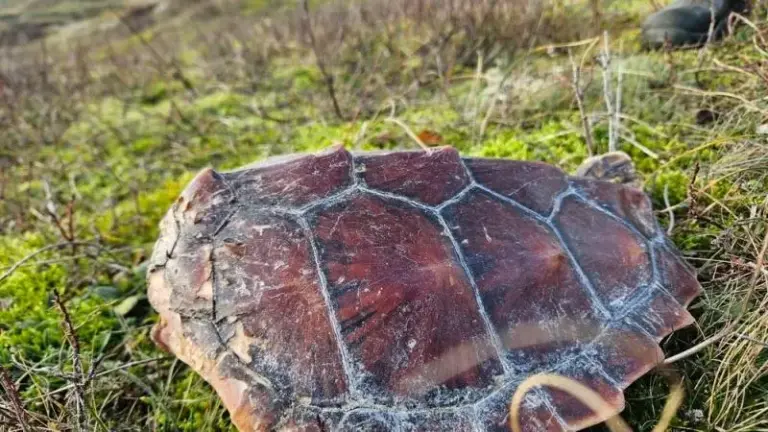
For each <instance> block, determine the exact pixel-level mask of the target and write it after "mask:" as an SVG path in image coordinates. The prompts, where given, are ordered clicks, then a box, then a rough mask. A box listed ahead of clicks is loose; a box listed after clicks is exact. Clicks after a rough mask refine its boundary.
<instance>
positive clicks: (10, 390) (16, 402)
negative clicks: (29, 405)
mask: <svg viewBox="0 0 768 432" xmlns="http://www.w3.org/2000/svg"><path fill="white" fill-rule="evenodd" d="M0 384H1V385H2V387H3V390H4V391H5V394H6V395H8V399H9V401H10V402H11V406H12V407H13V414H14V416H16V421H17V422H18V423H19V427H21V430H22V432H27V431H28V430H29V417H28V416H27V410H26V409H25V408H24V404H23V403H22V401H21V397H20V396H19V390H18V389H17V388H16V385H15V384H14V383H13V379H12V378H11V375H10V374H9V373H8V371H7V370H6V369H5V368H4V367H3V365H0Z"/></svg>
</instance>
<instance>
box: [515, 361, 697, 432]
mask: <svg viewBox="0 0 768 432" xmlns="http://www.w3.org/2000/svg"><path fill="white" fill-rule="evenodd" d="M661 372H663V373H664V374H665V375H666V376H667V377H668V380H669V382H670V393H669V396H668V397H667V401H666V403H665V404H664V410H663V411H662V415H661V419H660V420H659V422H658V423H657V424H656V426H654V428H653V431H652V432H664V431H666V430H667V429H668V428H669V425H670V424H671V422H672V420H673V419H674V417H675V414H676V413H677V410H678V409H679V408H680V405H681V404H682V402H683V398H684V396H685V390H684V389H683V381H682V378H681V377H680V376H679V375H678V374H677V373H674V371H671V370H669V369H662V370H661ZM539 386H548V387H553V388H556V389H558V390H561V391H564V392H566V393H568V394H569V395H571V396H572V397H574V398H576V399H578V400H579V402H581V403H582V404H584V405H585V406H586V407H587V408H589V409H590V410H592V411H593V412H595V413H596V414H597V416H598V417H600V418H606V419H608V420H606V422H605V423H606V426H607V427H608V429H609V430H610V431H611V432H632V429H631V428H630V427H629V425H628V424H627V423H626V422H625V421H624V420H623V419H622V418H621V416H619V415H616V414H615V412H616V409H615V407H613V406H611V405H609V404H608V403H606V402H605V400H603V398H602V396H600V394H599V393H597V392H596V391H594V390H592V389H591V388H589V387H587V386H585V385H584V384H582V383H580V382H578V381H576V380H574V379H572V378H568V377H564V376H561V375H557V374H551V373H540V374H536V375H533V376H531V377H528V378H527V379H526V380H525V381H523V382H522V383H521V384H520V386H519V387H518V388H517V390H516V391H515V394H514V395H513V396H512V400H511V402H510V403H509V413H510V415H509V428H510V429H511V430H512V431H513V432H521V431H522V429H521V427H520V408H521V407H522V403H523V398H524V397H525V395H526V394H527V393H528V392H529V391H530V390H532V389H534V388H535V387H539Z"/></svg>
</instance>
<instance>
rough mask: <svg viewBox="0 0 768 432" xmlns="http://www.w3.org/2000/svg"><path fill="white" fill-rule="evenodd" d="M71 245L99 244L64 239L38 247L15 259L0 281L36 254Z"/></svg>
mask: <svg viewBox="0 0 768 432" xmlns="http://www.w3.org/2000/svg"><path fill="white" fill-rule="evenodd" d="M72 245H75V246H91V247H101V245H100V244H98V243H93V242H79V241H78V242H68V241H66V242H59V243H54V244H51V245H48V246H45V247H42V248H40V249H38V250H36V251H34V252H32V253H30V254H28V255H27V256H25V257H24V258H22V259H20V260H18V261H16V263H14V264H13V265H12V266H11V267H9V268H8V270H6V271H5V273H3V274H2V275H0V282H3V281H4V280H6V279H8V278H9V277H10V276H11V275H12V274H13V273H14V272H15V271H16V270H17V269H18V268H19V267H21V266H23V265H24V263H26V262H27V261H29V260H31V259H32V258H34V257H36V256H37V255H40V254H41V253H44V252H47V251H50V250H54V249H60V248H63V247H67V246H72Z"/></svg>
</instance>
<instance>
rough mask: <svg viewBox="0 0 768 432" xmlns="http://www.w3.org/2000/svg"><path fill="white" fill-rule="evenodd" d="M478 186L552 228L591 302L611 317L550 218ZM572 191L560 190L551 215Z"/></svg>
mask: <svg viewBox="0 0 768 432" xmlns="http://www.w3.org/2000/svg"><path fill="white" fill-rule="evenodd" d="M478 188H479V189H480V190H482V191H483V192H485V193H487V194H489V195H491V196H492V197H494V198H496V199H497V200H500V201H502V202H506V203H509V204H511V205H512V206H514V207H515V208H518V209H519V210H521V211H523V212H525V213H526V214H527V215H528V216H530V217H532V218H533V219H535V220H536V221H538V222H540V223H541V224H542V225H544V226H545V227H547V228H548V229H549V230H550V232H551V233H552V234H553V235H554V236H555V238H556V239H557V241H558V243H560V247H562V248H563V251H565V253H566V255H567V256H568V261H569V262H570V264H571V266H572V267H573V269H574V270H575V271H576V275H577V276H578V277H579V281H580V282H581V284H582V285H583V286H584V288H585V289H586V291H587V294H588V295H589V296H590V299H591V302H590V303H591V304H592V308H593V309H594V310H595V312H596V313H597V314H598V315H599V316H601V317H602V318H603V319H611V313H610V311H609V310H608V308H606V306H605V305H604V304H603V301H602V300H601V299H600V297H599V296H598V294H597V290H596V289H595V286H594V285H593V284H592V281H591V280H590V279H589V277H587V275H586V273H585V272H584V269H582V268H581V264H579V262H578V261H577V260H576V257H575V255H574V254H573V252H572V251H571V248H570V247H569V246H568V243H566V241H565V239H563V236H562V235H561V234H560V231H559V230H558V229H557V227H556V226H555V225H554V224H553V223H552V222H550V221H549V220H548V218H544V217H542V216H541V215H539V214H538V213H536V212H534V211H533V210H531V209H529V208H528V207H526V206H524V205H522V204H520V203H518V202H517V201H515V200H513V199H512V198H509V197H507V196H504V195H502V194H500V193H498V192H496V191H494V190H492V189H489V188H487V187H485V186H483V185H478ZM571 193H572V191H571V190H570V189H566V190H565V191H563V192H560V193H559V194H558V196H557V197H556V198H555V206H554V207H553V209H552V214H551V215H550V217H554V216H556V215H557V213H556V210H557V211H559V202H562V200H563V199H564V198H565V197H567V196H570V195H571Z"/></svg>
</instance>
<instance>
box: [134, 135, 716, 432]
mask: <svg viewBox="0 0 768 432" xmlns="http://www.w3.org/2000/svg"><path fill="white" fill-rule="evenodd" d="M161 230H162V235H161V237H160V239H159V240H158V242H157V244H156V246H155V250H154V253H153V257H152V262H151V268H150V272H149V284H150V285H149V296H150V300H151V302H152V305H153V306H154V307H155V309H156V310H157V311H158V312H159V313H160V316H161V320H160V322H159V323H158V325H157V326H156V327H155V330H154V332H153V336H154V338H155V340H156V341H157V342H158V343H159V344H161V345H162V346H163V347H165V348H167V349H168V350H170V351H172V352H173V353H174V354H175V355H176V356H178V357H179V358H180V359H181V360H183V361H184V362H186V363H187V364H189V365H190V366H191V367H192V368H193V369H195V370H196V371H197V372H198V373H200V374H201V375H202V376H203V377H204V378H205V379H206V380H207V381H208V382H209V383H210V384H211V385H212V386H213V387H214V388H215V389H216V391H217V392H218V394H219V395H220V397H221V398H222V400H223V402H224V405H225V406H226V407H227V409H228V410H229V412H230V414H231V416H232V419H233V422H234V423H235V424H236V425H237V427H238V428H239V429H240V430H241V431H267V430H278V431H283V430H300V431H324V430H334V431H335V430H339V431H360V430H366V431H367V430H371V431H390V430H391V431H433V430H434V431H438V430H450V431H475V432H476V431H501V430H507V428H508V420H507V419H508V403H509V401H510V398H511V396H512V394H513V392H514V391H515V389H516V388H517V386H518V385H519V384H520V382H522V381H523V380H524V379H526V377H529V376H530V375H532V374H535V373H538V372H551V373H556V374H560V375H564V376H566V377H570V378H573V379H575V380H578V381H579V382H581V383H584V384H586V385H587V386H589V387H590V388H592V389H594V390H596V391H597V392H599V393H600V394H601V395H602V396H603V398H604V399H605V400H606V401H607V402H608V403H609V404H610V405H611V406H612V407H613V408H615V410H616V412H618V411H620V410H621V409H622V408H623V405H624V399H623V394H622V390H623V389H624V388H626V387H627V386H628V385H629V384H630V383H631V382H633V381H634V380H636V379H637V378H638V377H640V376H641V375H643V374H644V373H646V372H647V371H648V370H650V369H651V368H653V367H654V366H655V365H657V364H658V363H659V362H660V361H662V359H663V358H664V355H663V353H662V351H661V350H660V348H659V346H658V342H659V341H660V340H661V338H663V337H664V336H666V335H667V334H669V333H670V332H672V331H673V330H675V329H678V328H680V327H683V326H686V325H688V324H690V323H692V322H693V318H692V317H691V316H690V315H689V314H688V312H687V311H686V307H687V305H688V304H689V302H690V301H691V300H692V299H693V298H694V297H695V296H696V295H698V294H699V292H700V289H701V288H700V286H699V284H698V283H697V281H696V277H695V274H694V273H693V272H692V270H691V269H690V268H689V267H688V266H687V265H686V264H685V263H684V261H683V260H682V259H681V258H680V256H679V254H678V253H677V252H676V251H675V249H674V247H673V246H672V244H671V243H670V241H669V240H668V239H667V238H666V237H665V235H664V233H663V231H662V230H660V229H659V226H658V224H657V222H656V220H655V218H654V215H653V213H652V210H651V204H650V202H649V200H648V198H647V197H646V196H645V195H644V194H643V193H642V192H641V191H639V190H636V189H634V188H631V187H627V186H622V185H618V184H613V183H609V182H602V181H597V180H590V179H585V178H576V177H569V176H567V175H565V174H564V173H563V172H562V171H560V170H559V169H557V168H555V167H552V166H550V165H546V164H543V163H536V162H521V161H511V160H499V159H474V158H466V159H462V158H461V157H460V156H459V154H458V152H457V151H456V150H454V149H452V148H450V147H443V148H437V149H434V150H432V151H430V152H415V151H414V152H406V151H395V152H382V153H361V154H354V155H353V154H350V153H349V152H347V151H346V150H344V148H343V147H341V146H337V147H333V148H331V149H329V150H327V151H325V152H323V153H318V154H312V155H297V156H291V157H287V158H286V157H283V158H279V159H272V160H268V161H267V162H264V163H260V164H255V165H251V166H247V167H244V168H242V169H239V170H237V171H232V172H224V173H217V172H215V171H213V170H211V169H206V170H203V171H202V172H201V173H200V174H199V175H198V176H197V177H196V178H195V179H194V180H193V181H192V182H191V184H190V185H189V186H188V187H187V188H186V190H184V192H183V193H182V195H181V196H180V197H179V199H178V200H177V201H176V203H175V204H174V205H173V207H172V208H171V209H170V211H169V212H168V214H167V216H166V217H165V218H164V219H163V221H162V223H161ZM603 415H604V413H603ZM602 420H604V418H603V417H602V416H600V415H598V414H596V413H594V412H592V411H590V410H589V409H588V408H586V407H585V406H583V405H582V404H581V403H579V402H578V401H577V400H576V399H573V398H572V397H570V396H568V395H567V394H565V393H561V392H559V391H556V390H553V389H549V388H538V389H535V390H533V391H531V392H530V393H528V394H527V396H526V398H525V399H524V402H523V405H522V428H523V430H526V431H560V430H576V429H580V428H584V427H587V426H589V425H592V424H595V423H597V422H600V421H602Z"/></svg>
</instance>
